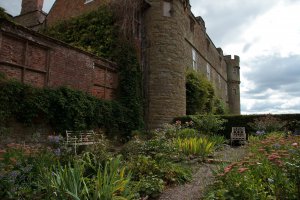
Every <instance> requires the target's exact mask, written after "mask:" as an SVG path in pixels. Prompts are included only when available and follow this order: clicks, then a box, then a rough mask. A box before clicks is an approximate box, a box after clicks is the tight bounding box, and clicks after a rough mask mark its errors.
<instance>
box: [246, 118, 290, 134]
mask: <svg viewBox="0 0 300 200" xmlns="http://www.w3.org/2000/svg"><path fill="white" fill-rule="evenodd" d="M248 125H249V126H250V127H251V128H252V129H254V130H258V131H266V132H268V133H270V132H273V131H280V130H282V128H283V127H284V126H285V125H286V122H283V121H281V120H280V119H278V118H276V117H273V116H272V115H270V114H269V115H266V116H263V117H259V118H256V119H254V122H253V123H251V122H250V123H249V124H248Z"/></svg>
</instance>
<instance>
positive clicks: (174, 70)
mask: <svg viewBox="0 0 300 200" xmlns="http://www.w3.org/2000/svg"><path fill="white" fill-rule="evenodd" d="M188 2H189V1H188V0H172V1H170V0H164V1H162V0H151V1H149V4H150V7H149V8H148V9H147V11H146V12H145V13H144V29H145V31H144V37H145V38H144V39H145V40H144V41H146V42H145V44H144V46H145V47H144V55H145V61H144V81H145V82H144V84H145V99H146V109H145V118H146V124H147V125H148V128H149V129H153V128H158V127H161V126H162V124H164V123H169V122H171V121H172V119H173V118H174V117H176V116H182V115H185V114H186V92H185V67H186V66H185V65H184V62H183V60H184V48H183V47H184V32H185V30H184V19H183V17H184V16H185V12H186V9H187V6H189V3H188Z"/></svg>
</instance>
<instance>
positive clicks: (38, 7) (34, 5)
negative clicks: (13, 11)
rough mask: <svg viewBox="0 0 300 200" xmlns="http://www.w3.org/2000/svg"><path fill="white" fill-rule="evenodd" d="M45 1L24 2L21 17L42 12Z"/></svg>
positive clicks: (29, 0)
mask: <svg viewBox="0 0 300 200" xmlns="http://www.w3.org/2000/svg"><path fill="white" fill-rule="evenodd" d="M43 4H44V0H22V10H21V15H23V14H26V13H29V12H34V11H40V12H41V11H42V9H43Z"/></svg>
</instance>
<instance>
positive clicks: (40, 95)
mask: <svg viewBox="0 0 300 200" xmlns="http://www.w3.org/2000/svg"><path fill="white" fill-rule="evenodd" d="M0 86H1V87H0V102H1V104H0V110H1V111H0V123H2V124H5V123H6V122H7V121H8V120H10V119H11V118H16V119H17V120H18V121H20V122H23V123H25V124H28V125H31V124H33V123H34V122H35V121H36V120H37V119H38V118H39V119H40V120H39V121H43V120H44V122H49V123H50V124H51V125H52V127H53V128H54V129H55V130H56V131H61V132H64V131H65V130H82V129H91V128H95V127H99V128H105V129H106V130H107V131H110V132H113V131H118V130H124V129H126V130H129V129H131V128H132V127H129V126H130V124H127V123H126V121H125V116H126V114H125V113H126V112H127V108H124V107H122V106H121V105H120V104H119V103H118V102H116V101H105V100H99V99H97V98H95V97H93V96H91V95H88V94H86V93H83V92H80V91H75V90H72V89H69V88H64V87H62V88H58V89H38V88H33V87H31V86H29V85H25V84H22V83H19V82H16V81H3V82H0ZM41 119H43V120H41Z"/></svg>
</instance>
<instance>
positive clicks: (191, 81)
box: [185, 70, 215, 115]
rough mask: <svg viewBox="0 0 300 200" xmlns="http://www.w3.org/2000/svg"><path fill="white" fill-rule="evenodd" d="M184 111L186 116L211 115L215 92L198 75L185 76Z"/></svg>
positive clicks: (188, 73)
mask: <svg viewBox="0 0 300 200" xmlns="http://www.w3.org/2000/svg"><path fill="white" fill-rule="evenodd" d="M185 85H186V105H187V107H186V110H187V114H188V115H194V114H204V113H211V112H212V111H213V106H214V105H213V102H214V97H215V92H214V88H213V86H212V84H211V83H210V82H209V81H208V80H207V79H206V78H205V77H204V76H203V75H202V74H200V73H197V72H195V71H192V70H191V71H188V72H187V74H186V84H185Z"/></svg>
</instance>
